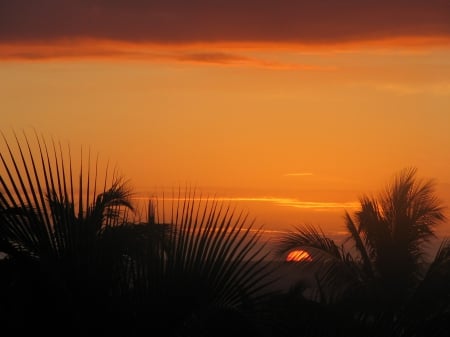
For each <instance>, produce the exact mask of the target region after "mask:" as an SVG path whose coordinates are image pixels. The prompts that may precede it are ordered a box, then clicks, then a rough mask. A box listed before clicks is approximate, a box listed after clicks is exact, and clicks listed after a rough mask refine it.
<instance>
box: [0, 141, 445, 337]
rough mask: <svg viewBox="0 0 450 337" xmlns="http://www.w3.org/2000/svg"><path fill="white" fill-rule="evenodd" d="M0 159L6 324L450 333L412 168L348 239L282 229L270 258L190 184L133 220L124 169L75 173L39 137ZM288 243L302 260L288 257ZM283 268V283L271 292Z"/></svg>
mask: <svg viewBox="0 0 450 337" xmlns="http://www.w3.org/2000/svg"><path fill="white" fill-rule="evenodd" d="M0 160H1V163H0V167H1V168H0V253H1V254H2V255H1V259H0V296H1V301H0V317H1V318H0V320H1V322H0V329H1V330H3V332H4V333H6V332H10V331H13V332H14V334H16V335H25V334H41V333H42V334H45V335H46V336H56V335H64V336H109V337H111V336H141V335H142V334H148V335H156V336H158V335H161V336H230V335H235V336H267V337H269V336H425V335H426V336H447V334H448V331H449V322H450V316H449V315H450V307H449V303H450V301H449V300H450V298H449V295H450V283H449V281H450V245H449V242H448V241H446V240H443V241H442V244H441V247H440V249H439V250H438V252H437V254H436V256H434V257H433V258H432V259H431V262H430V261H429V260H427V259H426V254H425V251H426V244H427V242H429V241H430V240H431V238H433V236H434V228H435V226H436V225H438V224H439V223H441V222H442V223H443V222H444V221H445V217H444V213H443V206H442V204H441V203H440V202H439V200H438V199H437V198H436V196H435V194H434V185H433V184H432V182H431V181H422V180H419V179H418V178H417V177H416V170H415V169H406V170H403V171H401V172H400V173H399V174H398V175H397V176H396V177H395V179H394V181H393V183H392V184H391V185H389V186H388V187H387V189H386V191H385V192H384V193H383V194H381V195H380V196H377V197H367V196H365V197H363V198H361V208H360V210H358V211H357V212H355V213H354V214H346V226H347V229H348V233H349V234H348V240H349V242H351V243H352V245H350V246H349V245H348V244H347V245H346V246H342V245H338V244H337V243H336V242H334V241H333V240H331V239H329V238H327V236H326V235H325V234H324V233H323V232H322V230H321V229H320V228H317V227H313V226H299V227H297V228H294V230H293V231H292V232H291V233H288V234H287V235H284V236H282V237H280V238H279V245H278V246H277V247H273V248H274V249H275V248H276V249H277V252H278V254H279V261H271V260H270V259H268V256H267V255H266V253H264V252H266V251H267V249H266V248H267V246H265V245H267V243H264V242H261V241H262V236H261V234H262V230H258V229H257V228H255V226H254V224H253V223H252V222H251V221H249V219H247V215H245V214H242V213H238V212H236V210H235V209H233V208H231V206H230V205H226V204H224V203H221V202H218V201H217V200H215V199H211V200H206V202H201V203H200V202H198V197H197V196H196V195H195V191H193V190H191V191H186V192H183V193H181V192H180V195H179V196H178V198H177V199H178V200H179V201H178V202H176V203H175V204H174V205H172V206H171V207H172V208H171V210H170V214H171V215H170V217H168V219H167V220H165V221H164V222H162V221H158V217H155V211H156V212H157V209H155V205H154V204H153V203H151V202H150V203H149V207H148V208H149V210H148V214H147V216H146V217H145V218H139V217H135V216H134V214H135V213H134V207H135V205H134V204H133V202H132V201H133V199H132V196H133V193H132V191H131V190H130V188H129V187H128V185H127V182H126V181H125V180H123V179H122V178H121V177H120V176H118V175H117V174H115V173H114V172H112V173H111V172H109V171H108V169H106V170H105V171H103V172H102V171H101V170H100V168H99V163H98V162H97V161H93V160H92V162H91V158H89V156H88V157H87V158H84V160H83V161H82V166H81V168H80V170H79V171H77V170H76V169H75V167H74V166H73V165H72V158H71V155H70V152H68V153H66V151H64V150H63V149H62V146H61V145H60V144H59V143H55V142H54V141H47V140H45V139H44V138H43V137H41V136H39V135H37V134H34V135H32V136H27V135H25V134H24V135H23V136H22V137H18V136H15V138H14V140H13V141H8V140H7V138H6V137H4V143H3V146H2V150H1V152H0ZM204 201H205V200H204ZM348 247H350V248H348ZM269 248H272V247H269ZM293 249H303V250H305V251H308V253H309V254H310V256H311V257H312V261H310V262H304V263H292V262H284V260H283V258H284V257H285V256H286V254H287V253H288V252H290V251H291V250H293ZM294 276H295V277H294ZM282 278H284V279H282ZM286 278H288V279H292V280H295V282H294V281H293V282H292V283H291V284H290V285H289V286H288V287H280V284H282V283H285V282H280V281H286ZM280 279H281V280H280Z"/></svg>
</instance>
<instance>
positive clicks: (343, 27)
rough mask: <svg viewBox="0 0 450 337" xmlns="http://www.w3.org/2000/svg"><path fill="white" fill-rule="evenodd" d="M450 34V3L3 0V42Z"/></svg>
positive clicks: (345, 38)
mask: <svg viewBox="0 0 450 337" xmlns="http://www.w3.org/2000/svg"><path fill="white" fill-rule="evenodd" d="M404 36H411V37H415V36H425V37H427V36H431V37H448V36H450V1H448V0H397V1H395V0H364V1H362V0H333V1H331V0H248V1H246V0H158V1H145V0H0V42H3V43H8V42H10V43H11V42H13V43H14V42H42V41H51V40H55V39H57V40H60V39H69V40H70V39H73V38H93V39H112V40H121V41H130V42H141V41H145V42H156V43H191V42H249V41H255V42H301V43H328V42H333V43H334V42H346V41H358V40H367V39H381V38H391V37H404Z"/></svg>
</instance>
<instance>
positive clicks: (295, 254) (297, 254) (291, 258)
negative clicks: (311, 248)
mask: <svg viewBox="0 0 450 337" xmlns="http://www.w3.org/2000/svg"><path fill="white" fill-rule="evenodd" d="M286 261H287V262H310V261H312V258H311V255H309V253H308V252H307V251H304V250H301V249H296V250H293V251H291V252H290V253H289V254H288V255H287V256H286Z"/></svg>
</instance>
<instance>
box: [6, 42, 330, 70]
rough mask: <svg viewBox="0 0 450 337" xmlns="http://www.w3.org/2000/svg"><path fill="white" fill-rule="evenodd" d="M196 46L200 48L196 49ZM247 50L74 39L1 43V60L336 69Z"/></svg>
mask: <svg viewBox="0 0 450 337" xmlns="http://www.w3.org/2000/svg"><path fill="white" fill-rule="evenodd" d="M199 49H203V50H202V51H199ZM246 52H247V51H246V50H239V49H236V50H234V52H225V51H222V49H221V47H218V46H203V48H199V46H183V47H176V46H165V47H161V46H156V45H150V44H137V43H123V42H114V41H92V40H87V41H77V43H68V42H62V43H58V44H55V45H52V44H29V45H23V44H3V45H2V44H1V43H0V61H2V60H3V61H10V60H20V61H45V60H73V59H76V60H79V59H89V60H101V61H108V60H115V61H117V60H125V61H144V62H146V61H151V62H162V63H167V62H170V63H172V62H175V63H193V64H203V65H219V66H234V67H239V66H245V67H256V68H264V69H278V70H301V71H335V70H337V68H336V67H335V66H332V65H329V66H326V65H314V64H305V63H293V62H290V63H289V62H284V61H275V60H270V59H265V58H262V57H254V56H246V55H245V53H246Z"/></svg>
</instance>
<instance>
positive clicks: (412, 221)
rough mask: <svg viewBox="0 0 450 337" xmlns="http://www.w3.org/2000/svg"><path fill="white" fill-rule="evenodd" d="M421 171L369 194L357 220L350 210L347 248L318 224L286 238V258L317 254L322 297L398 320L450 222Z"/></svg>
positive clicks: (406, 171)
mask: <svg viewBox="0 0 450 337" xmlns="http://www.w3.org/2000/svg"><path fill="white" fill-rule="evenodd" d="M416 172H417V170H416V169H415V168H408V169H404V170H402V171H400V172H399V173H398V174H397V175H396V176H395V178H394V180H393V183H392V184H390V185H388V186H387V187H386V189H385V191H384V192H382V193H380V194H379V195H378V196H377V197H376V198H374V197H369V196H363V197H362V198H361V199H360V205H361V207H360V210H359V211H357V212H355V213H354V214H353V216H351V215H350V214H349V213H348V212H346V213H345V220H346V228H347V231H348V237H347V241H346V242H345V243H344V244H341V245H338V244H337V243H336V242H334V241H333V240H332V239H330V238H327V237H326V235H325V234H324V233H323V232H322V230H321V229H320V228H317V227H314V226H305V227H298V228H296V230H295V231H292V232H290V233H288V234H287V235H285V236H284V237H282V238H281V239H280V244H279V249H278V252H279V253H280V254H286V253H287V252H289V251H290V250H292V249H294V248H301V249H304V250H306V251H308V252H309V254H310V255H311V256H312V259H313V262H312V263H309V264H308V265H309V266H308V267H309V268H312V269H313V271H314V272H315V275H316V278H317V284H316V286H317V287H316V290H317V292H316V295H317V297H316V298H317V299H319V300H320V301H322V302H323V301H336V300H340V301H347V302H348V301H351V302H353V305H354V306H359V307H360V308H361V306H362V305H363V306H364V311H365V313H367V312H368V311H369V312H380V311H381V312H383V314H384V315H386V313H387V312H391V314H389V315H390V317H394V318H393V319H396V318H395V317H396V316H397V315H398V312H399V310H401V309H402V308H403V307H404V305H405V303H407V302H408V300H409V299H411V298H412V297H413V295H414V294H415V292H416V290H417V289H418V287H419V285H420V284H421V282H422V281H423V280H424V279H425V276H426V275H427V274H426V271H427V266H428V264H427V262H428V261H427V259H426V258H427V255H426V250H427V248H428V247H427V243H429V242H430V241H431V239H433V238H435V227H436V226H437V225H438V224H440V223H441V222H443V221H444V220H445V216H444V213H443V210H444V209H443V206H442V204H441V203H440V201H439V200H438V199H437V197H436V195H435V192H434V182H433V181H432V180H428V181H423V180H419V179H418V178H417V177H416ZM444 251H446V250H445V249H444ZM438 257H439V255H438V256H437V257H436V258H438ZM364 315H365V314H364ZM372 318H373V317H372Z"/></svg>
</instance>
